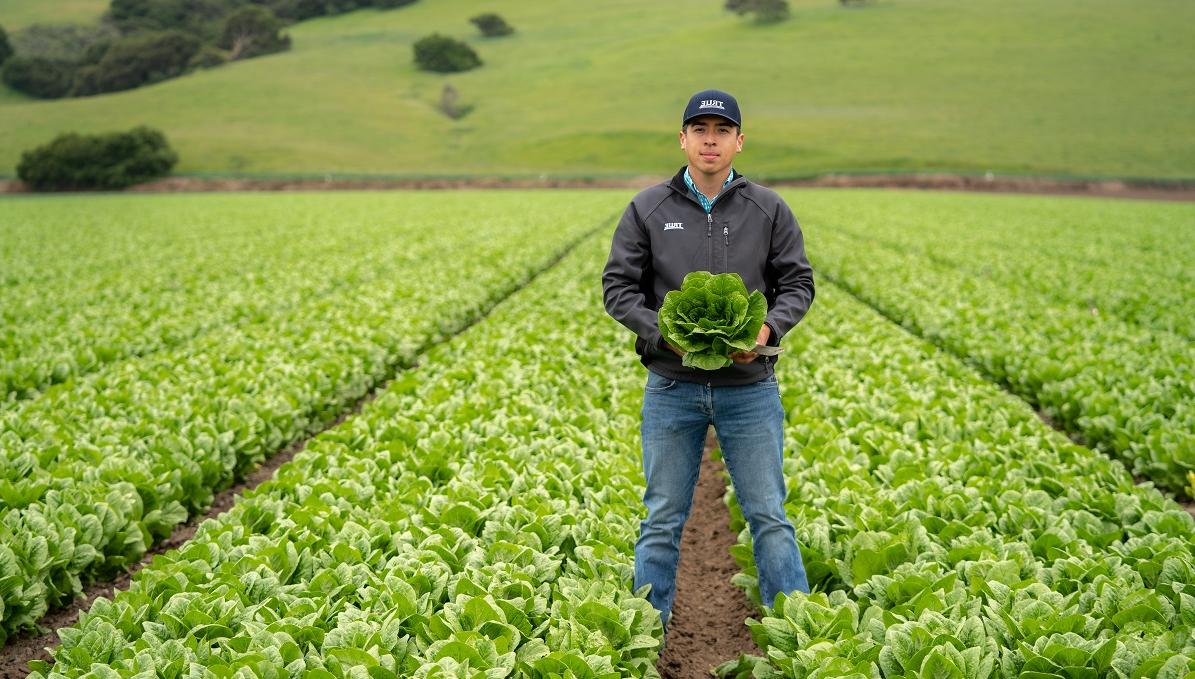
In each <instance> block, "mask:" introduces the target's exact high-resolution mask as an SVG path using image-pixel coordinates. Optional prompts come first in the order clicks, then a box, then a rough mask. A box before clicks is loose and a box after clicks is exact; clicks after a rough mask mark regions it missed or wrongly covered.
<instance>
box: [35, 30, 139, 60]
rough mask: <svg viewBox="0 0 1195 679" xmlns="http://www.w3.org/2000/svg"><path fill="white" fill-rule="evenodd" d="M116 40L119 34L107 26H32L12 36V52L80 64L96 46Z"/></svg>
mask: <svg viewBox="0 0 1195 679" xmlns="http://www.w3.org/2000/svg"><path fill="white" fill-rule="evenodd" d="M118 37H120V33H118V32H117V31H116V30H115V29H113V28H112V27H110V26H102V25H99V26H79V25H76V24H32V25H29V26H26V27H24V28H22V29H21V30H19V31H16V32H15V33H13V35H12V49H13V52H14V53H16V54H19V55H21V56H23V57H42V58H44V59H55V60H58V61H71V62H75V63H79V62H84V61H87V54H88V53H89V52H90V51H92V50H94V49H96V45H103V44H107V43H109V42H111V41H112V40H114V39H116V38H118ZM91 63H94V61H93V62H91Z"/></svg>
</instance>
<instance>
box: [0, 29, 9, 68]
mask: <svg viewBox="0 0 1195 679" xmlns="http://www.w3.org/2000/svg"><path fill="white" fill-rule="evenodd" d="M11 56H12V45H11V44H10V43H9V42H8V33H6V32H5V31H4V27H3V26H0V66H3V65H4V62H5V61H7V60H8V58H9V57H11Z"/></svg>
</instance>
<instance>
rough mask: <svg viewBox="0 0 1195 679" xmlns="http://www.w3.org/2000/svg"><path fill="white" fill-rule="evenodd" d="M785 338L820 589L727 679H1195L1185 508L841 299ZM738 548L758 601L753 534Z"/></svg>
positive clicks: (797, 492) (804, 521)
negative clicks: (1163, 677) (1162, 672)
mask: <svg viewBox="0 0 1195 679" xmlns="http://www.w3.org/2000/svg"><path fill="white" fill-rule="evenodd" d="M971 200H974V199H971ZM806 205H808V203H806ZM973 209H974V208H973ZM918 221H919V223H923V222H924V214H921V215H920V219H919V220H918ZM803 222H804V224H805V227H806V229H809V233H810V235H811V241H815V242H818V243H821V244H823V246H824V245H825V243H826V240H825V238H826V236H827V234H828V232H829V229H827V228H825V227H819V226H818V225H817V220H816V219H811V218H810V216H809V215H806V216H805V217H804V220H803ZM1038 228H1040V224H1039V225H1038ZM989 234H990V231H989ZM985 235H986V234H985ZM836 252H837V251H836ZM824 257H825V255H823V258H824ZM823 258H818V262H823V261H825V260H824V259H823ZM819 270H822V271H825V267H823V266H820V265H819ZM952 292H953V293H957V292H958V290H954V291H952ZM906 293H907V288H906ZM785 341H786V344H787V346H788V349H789V353H790V354H793V355H796V356H799V357H801V361H800V362H788V361H781V362H780V363H779V364H778V377H779V379H780V382H781V385H782V401H783V404H784V409H785V412H786V413H787V421H786V425H785V432H786V449H787V450H790V451H795V452H794V455H795V459H793V460H791V463H790V462H788V461H786V468H785V469H786V477H787V484H788V488H789V500H788V502H787V503H786V505H787V509H788V514H789V516H790V517H793V518H794V524H795V527H796V529H797V537H798V541H799V542H800V544H801V547H802V554H803V556H804V559H805V564H806V568H807V570H808V572H809V575H810V581H811V584H812V585H814V587H815V589H816V590H818V591H815V592H814V593H813V594H810V595H805V594H802V593H799V592H798V593H793V594H792V595H791V596H788V597H784V596H782V597H779V598H778V599H777V602H776V605H775V607H774V608H772V609H765V610H764V611H763V615H762V619H761V620H759V621H758V622H755V621H753V622H749V623H748V625H749V627H750V628H751V633H752V637H753V638H754V640H755V642H756V644H757V645H758V646H759V648H760V649H761V651H762V653H763V654H764V656H765V657H763V658H749V659H744V660H742V661H739V662H736V663H728V664H727V665H725V666H723V668H721V670H722V672H723V674H724V675H725V676H736V677H742V676H744V672H746V671H750V672H752V673H753V674H752V675H751V676H753V677H760V678H776V677H815V676H843V677H847V676H849V677H875V676H883V677H928V676H934V677H958V678H959V679H995V678H996V677H1006V676H1034V677H1076V676H1091V677H1103V676H1115V677H1126V678H1127V677H1143V676H1155V673H1156V672H1157V671H1158V668H1160V667H1163V666H1165V667H1167V669H1168V671H1175V672H1176V674H1174V675H1172V676H1184V674H1183V673H1185V672H1190V671H1192V670H1193V669H1195V661H1192V660H1191V658H1192V657H1193V656H1192V651H1195V644H1193V643H1192V637H1191V630H1192V629H1195V586H1193V585H1192V584H1191V583H1192V580H1191V578H1190V575H1189V574H1191V573H1195V570H1192V569H1195V539H1193V538H1195V521H1192V519H1191V517H1190V516H1189V515H1188V514H1187V513H1186V512H1185V511H1184V510H1182V509H1181V508H1180V507H1178V505H1176V504H1175V503H1174V502H1173V501H1172V500H1169V499H1167V498H1165V497H1164V496H1162V495H1161V494H1160V493H1159V492H1157V491H1156V490H1154V489H1153V488H1152V487H1149V486H1138V485H1136V484H1135V483H1134V482H1133V479H1132V477H1131V476H1130V475H1129V474H1128V473H1126V472H1125V470H1124V468H1123V467H1121V466H1120V465H1119V464H1117V463H1115V462H1113V461H1111V460H1109V459H1107V457H1105V456H1104V455H1102V454H1101V453H1098V452H1095V451H1092V450H1089V449H1086V448H1082V447H1080V446H1077V445H1075V444H1073V443H1072V442H1070V441H1069V440H1067V439H1066V438H1065V437H1063V436H1060V435H1058V434H1057V433H1055V432H1053V431H1051V430H1050V429H1049V428H1048V427H1047V426H1046V425H1044V424H1043V423H1042V422H1041V421H1040V420H1039V419H1038V418H1037V417H1036V416H1035V415H1034V413H1033V412H1032V411H1031V410H1030V409H1028V408H1026V407H1025V405H1024V404H1023V403H1021V402H1019V401H1018V400H1017V399H1015V398H1012V397H1010V396H1008V395H1007V394H1006V393H1004V392H1003V391H1002V390H1000V389H999V388H998V387H996V386H994V385H992V384H991V383H989V382H987V381H986V380H984V379H983V378H981V377H980V376H978V375H977V374H975V373H974V372H972V371H971V370H970V369H968V368H967V367H966V366H965V365H964V364H963V363H962V362H961V361H959V360H957V359H955V358H953V357H951V356H950V355H949V354H944V353H942V352H940V351H937V350H935V349H934V348H933V347H932V346H929V345H927V344H925V343H924V342H922V341H920V340H917V339H916V338H914V337H910V336H909V335H908V333H907V332H906V331H905V330H904V329H902V328H900V327H899V326H897V325H895V324H894V323H892V322H890V321H888V320H886V319H885V318H884V317H883V316H881V315H880V314H879V313H877V312H876V311H874V310H872V309H869V308H868V307H867V306H865V305H864V304H862V303H860V302H858V301H857V300H855V299H854V298H853V297H852V296H851V295H850V294H847V293H845V292H844V291H842V289H841V288H839V287H837V286H836V285H834V284H832V283H826V284H823V285H822V286H821V287H820V288H819V292H818V306H817V307H815V309H814V311H813V312H812V313H811V314H810V315H809V316H808V317H807V318H806V319H805V320H804V321H803V322H802V324H801V326H800V328H799V330H798V332H795V333H790V334H789V335H787V336H786V339H785ZM815 497H816V498H817V500H811V499H810V498H815ZM732 516H733V521H732V528H734V529H736V530H741V529H743V528H745V527H746V526H745V523H744V519H743V515H742V512H741V510H740V509H739V508H738V507H737V506H735V507H733V508H732ZM733 551H734V555H735V558H736V560H738V561H739V563H740V564H741V565H742V566H743V567H744V572H743V573H741V574H740V575H738V576H736V578H735V582H737V583H738V584H739V585H740V586H743V587H746V588H748V589H749V590H750V588H751V587H752V585H753V583H754V581H755V567H754V564H753V563H752V557H751V549H750V541H749V534H748V532H747V531H745V530H744V531H742V532H741V540H740V544H739V545H737V546H736V547H735V549H734V550H733ZM1184 610H1189V611H1190V614H1188V613H1184ZM1178 670H1181V671H1178Z"/></svg>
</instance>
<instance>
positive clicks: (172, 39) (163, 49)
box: [75, 31, 202, 95]
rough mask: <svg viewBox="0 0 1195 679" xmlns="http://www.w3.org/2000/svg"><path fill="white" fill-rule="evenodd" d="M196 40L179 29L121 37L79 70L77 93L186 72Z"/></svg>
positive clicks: (129, 85)
mask: <svg viewBox="0 0 1195 679" xmlns="http://www.w3.org/2000/svg"><path fill="white" fill-rule="evenodd" d="M201 44H202V43H200V42H199V39H198V38H196V37H194V36H191V35H187V34H186V33H183V32H181V31H148V32H145V33H140V34H137V35H133V36H129V37H127V38H122V39H120V40H118V41H116V42H114V43H112V46H111V47H109V48H108V51H107V52H105V53H104V56H103V58H102V59H100V61H99V63H97V64H96V65H95V66H93V67H87V68H84V69H81V70H80V74H79V82H78V84H77V87H76V91H75V93H76V94H80V95H87V94H98V93H100V92H118V91H120V90H128V89H132V88H134V87H140V86H141V85H148V84H151V83H156V82H159V81H161V80H166V79H168V78H174V77H176V76H179V75H182V74H183V73H185V72H186V70H187V68H188V66H189V64H190V61H191V58H192V57H194V56H195V53H196V52H198V51H199V48H200V46H201Z"/></svg>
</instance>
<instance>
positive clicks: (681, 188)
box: [668, 165, 747, 209]
mask: <svg viewBox="0 0 1195 679" xmlns="http://www.w3.org/2000/svg"><path fill="white" fill-rule="evenodd" d="M688 167H689V166H688V165H683V166H681V169H679V170H677V171H676V174H674V175H672V179H669V180H668V187H669V188H671V189H672V190H673V191H676V192H677V193H679V194H681V195H682V196H684V197H686V198H688V199H689V200H691V201H693V202H694V203H696V204H697V205H701V203H700V202H699V201H698V200H697V197H696V196H694V195H693V194H692V193H691V192H690V191H689V185H688V184H686V183H685V170H686V169H687V168H688ZM734 175H735V176H734V181H732V182H730V184H729V185H727V186H726V188H724V189H722V192H721V193H720V194H718V195H719V196H724V195H726V194H728V193H730V192H731V191H734V190H736V189H738V188H739V187H740V186H743V185H745V184H746V183H747V177H746V176H744V175H743V174H742V173H741V172H739V171H738V170H735V171H734ZM702 209H704V208H702Z"/></svg>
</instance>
